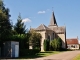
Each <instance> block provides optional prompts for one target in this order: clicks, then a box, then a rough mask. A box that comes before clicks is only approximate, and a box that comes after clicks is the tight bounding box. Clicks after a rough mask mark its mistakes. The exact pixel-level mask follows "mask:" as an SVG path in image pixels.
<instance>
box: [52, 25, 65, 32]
mask: <svg viewBox="0 0 80 60" xmlns="http://www.w3.org/2000/svg"><path fill="white" fill-rule="evenodd" d="M53 31H55V32H56V33H63V32H65V27H64V26H62V27H53Z"/></svg>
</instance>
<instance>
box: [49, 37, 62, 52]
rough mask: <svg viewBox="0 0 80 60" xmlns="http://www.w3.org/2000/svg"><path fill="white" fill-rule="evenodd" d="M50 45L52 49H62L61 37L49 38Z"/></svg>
mask: <svg viewBox="0 0 80 60" xmlns="http://www.w3.org/2000/svg"><path fill="white" fill-rule="evenodd" d="M50 47H51V49H52V50H55V51H57V50H62V40H61V38H57V39H54V40H51V42H50Z"/></svg>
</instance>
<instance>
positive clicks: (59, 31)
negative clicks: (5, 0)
mask: <svg viewBox="0 0 80 60" xmlns="http://www.w3.org/2000/svg"><path fill="white" fill-rule="evenodd" d="M35 31H36V32H37V33H40V34H41V35H42V39H41V51H44V49H43V42H44V39H49V40H53V39H54V38H57V37H60V38H61V39H62V48H66V27H65V26H61V27H59V26H58V25H57V21H56V18H55V15H54V12H52V16H51V19H50V24H49V25H48V26H45V25H44V24H41V25H40V26H38V27H37V28H35Z"/></svg>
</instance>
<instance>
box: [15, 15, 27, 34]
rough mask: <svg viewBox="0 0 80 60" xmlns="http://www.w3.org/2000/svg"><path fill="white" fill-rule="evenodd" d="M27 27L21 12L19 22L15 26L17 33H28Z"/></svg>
mask: <svg viewBox="0 0 80 60" xmlns="http://www.w3.org/2000/svg"><path fill="white" fill-rule="evenodd" d="M25 27H26V26H25V25H24V23H23V22H22V18H21V15H20V14H19V16H18V19H17V23H16V24H15V26H14V30H15V31H16V32H17V34H25V33H26V29H25Z"/></svg>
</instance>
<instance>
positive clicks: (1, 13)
mask: <svg viewBox="0 0 80 60" xmlns="http://www.w3.org/2000/svg"><path fill="white" fill-rule="evenodd" d="M10 16H11V15H10V14H9V9H8V8H5V5H4V3H3V1H2V0H0V40H2V41H3V40H6V37H8V36H10V35H11V29H12V25H11V23H10V19H9V18H10Z"/></svg>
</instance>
